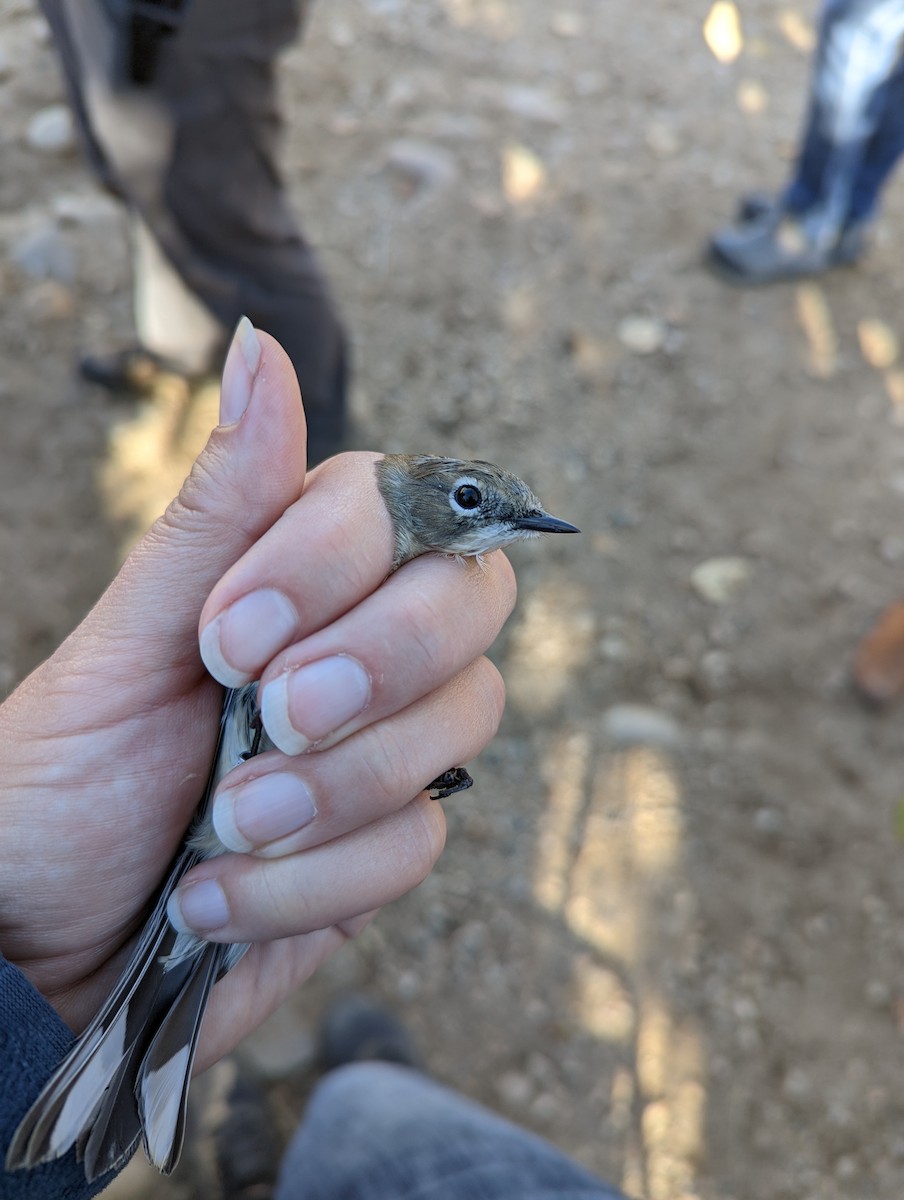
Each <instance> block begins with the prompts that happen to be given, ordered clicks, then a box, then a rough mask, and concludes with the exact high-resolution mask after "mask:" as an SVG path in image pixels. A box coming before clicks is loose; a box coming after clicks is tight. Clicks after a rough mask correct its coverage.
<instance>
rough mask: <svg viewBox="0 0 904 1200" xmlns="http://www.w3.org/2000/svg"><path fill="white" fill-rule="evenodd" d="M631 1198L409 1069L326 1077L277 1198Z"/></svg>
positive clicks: (353, 1069) (363, 1066) (368, 1067)
mask: <svg viewBox="0 0 904 1200" xmlns="http://www.w3.org/2000/svg"><path fill="white" fill-rule="evenodd" d="M515 1197H517V1200H623V1197H622V1196H621V1194H620V1193H618V1192H616V1191H614V1190H613V1189H612V1188H609V1187H607V1186H606V1185H605V1184H604V1183H602V1182H601V1181H600V1180H599V1179H597V1178H596V1177H595V1176H593V1175H591V1174H590V1173H589V1172H588V1171H585V1170H584V1169H583V1168H582V1167H579V1166H578V1165H577V1164H576V1163H574V1162H572V1161H571V1160H570V1159H568V1158H566V1157H565V1156H564V1155H563V1154H560V1153H559V1151H558V1150H556V1149H554V1147H553V1146H551V1145H549V1144H548V1143H547V1142H544V1141H543V1140H542V1139H541V1138H539V1137H536V1136H534V1135H533V1134H530V1133H526V1132H525V1131H524V1130H522V1129H519V1128H517V1126H515V1125H511V1124H509V1122H508V1121H504V1120H503V1119H502V1118H501V1117H497V1116H495V1115H494V1114H493V1113H491V1112H489V1111H488V1110H487V1109H485V1108H481V1107H480V1105H478V1104H474V1103H472V1102H471V1101H469V1100H465V1099H463V1098H462V1097H461V1096H458V1095H456V1094H455V1093H454V1092H450V1091H448V1090H447V1089H446V1088H444V1087H441V1086H440V1085H439V1084H437V1083H435V1082H433V1080H431V1079H428V1078H427V1077H426V1076H424V1075H421V1074H419V1073H417V1072H415V1071H412V1070H411V1069H409V1068H407V1067H397V1066H393V1065H390V1064H388V1063H355V1064H353V1065H351V1066H346V1067H340V1068H339V1069H338V1070H336V1071H331V1072H330V1073H329V1074H328V1075H326V1076H325V1077H324V1079H323V1080H322V1082H321V1083H320V1084H319V1085H318V1087H317V1088H316V1090H315V1091H314V1094H313V1096H312V1097H311V1100H310V1102H309V1104H308V1108H307V1111H306V1113H305V1117H304V1120H303V1121H302V1123H301V1125H300V1127H299V1129H298V1132H297V1133H296V1135H295V1138H294V1140H293V1141H292V1144H291V1145H290V1147H289V1149H288V1151H287V1153H286V1156H285V1158H284V1160H283V1164H282V1168H281V1171H280V1177H279V1183H278V1185H277V1189H276V1193H275V1200H514V1198H515Z"/></svg>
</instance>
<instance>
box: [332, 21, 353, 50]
mask: <svg viewBox="0 0 904 1200" xmlns="http://www.w3.org/2000/svg"><path fill="white" fill-rule="evenodd" d="M327 37H328V38H329V39H330V42H331V43H332V45H334V46H335V47H336V49H337V50H348V48H349V47H350V46H353V45H354V44H355V31H354V29H353V28H352V26H351V25H348V24H346V23H345V22H344V21H337V22H336V23H335V24H334V25H332V26H331V27H330V30H329V33H328V34H327Z"/></svg>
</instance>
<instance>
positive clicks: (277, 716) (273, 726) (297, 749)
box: [261, 654, 370, 754]
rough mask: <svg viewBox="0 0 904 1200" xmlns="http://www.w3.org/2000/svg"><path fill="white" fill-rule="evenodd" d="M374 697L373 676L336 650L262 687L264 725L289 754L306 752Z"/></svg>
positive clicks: (278, 744)
mask: <svg viewBox="0 0 904 1200" xmlns="http://www.w3.org/2000/svg"><path fill="white" fill-rule="evenodd" d="M369 700H370V676H369V675H368V674H367V672H366V671H365V670H364V668H363V667H362V666H361V664H360V663H359V662H358V660H357V659H356V658H351V657H350V656H349V655H347V654H337V655H335V656H334V657H333V658H322V659H320V661H319V662H312V663H308V664H307V665H306V666H303V667H298V668H296V670H294V671H287V672H286V673H285V674H283V675H279V676H278V677H277V678H276V679H274V680H273V681H272V682H271V683H268V684H267V685H266V687H264V688H263V689H262V691H261V714H262V716H263V718H264V728H265V729H266V730H267V733H268V734H269V735H270V737H271V738H272V740H273V741H274V742H275V744H276V745H277V746H278V747H279V749H280V750H282V752H283V753H284V754H303V753H304V751H305V750H308V749H309V748H310V747H311V746H313V745H314V744H315V743H316V742H319V741H322V740H323V739H324V738H325V737H326V736H327V734H329V733H333V732H334V730H337V729H339V728H341V727H342V726H343V725H344V724H345V723H346V721H350V720H351V719H352V717H356V716H357V715H358V713H359V712H361V711H362V710H363V709H365V708H366V707H367V704H368V701H369Z"/></svg>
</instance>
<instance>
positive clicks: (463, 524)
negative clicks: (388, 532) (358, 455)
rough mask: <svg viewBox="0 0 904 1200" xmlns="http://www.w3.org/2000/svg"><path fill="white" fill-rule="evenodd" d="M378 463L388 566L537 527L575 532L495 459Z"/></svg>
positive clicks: (527, 533) (487, 544)
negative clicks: (391, 543) (391, 549)
mask: <svg viewBox="0 0 904 1200" xmlns="http://www.w3.org/2000/svg"><path fill="white" fill-rule="evenodd" d="M376 469H377V483H378V486H379V488H380V494H381V495H382V497H383V499H384V501H385V503H386V507H387V509H388V510H389V514H390V516H391V517H392V521H393V526H394V528H395V557H394V560H393V567H394V568H395V567H398V566H400V565H401V564H402V563H403V562H407V561H408V559H410V558H415V557H416V556H417V555H418V554H423V553H424V552H425V551H428V550H435V551H438V552H439V553H441V554H460V555H463V556H471V555H478V554H486V553H489V551H490V550H498V549H499V547H501V546H507V545H508V544H509V543H510V542H515V541H519V540H521V539H522V538H532V537H537V535H538V534H540V533H578V532H579V530H577V529H576V528H575V526H574V525H569V524H568V522H567V521H560V520H559V519H558V518H557V517H553V516H550V514H549V513H548V512H546V511H545V509H544V508H543V507H542V505H541V504H540V501H539V500H538V499H537V497H536V496H535V495H534V493H533V492H532V491H531V490H530V488H529V487H528V486H527V484H526V483H524V482H523V480H521V479H519V478H518V477H517V476H516V475H512V474H511V473H510V472H509V471H503V470H502V469H501V468H500V467H497V466H495V465H494V464H493V463H488V462H479V461H468V460H462V459H457V458H438V457H435V456H433V455H429V454H388V455H386V456H385V457H384V458H381V459H380V460H379V461H378V462H377V464H376Z"/></svg>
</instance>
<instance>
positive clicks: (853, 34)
mask: <svg viewBox="0 0 904 1200" xmlns="http://www.w3.org/2000/svg"><path fill="white" fill-rule="evenodd" d="M902 38H904V0H827V3H826V4H825V6H824V8H823V12H822V18H821V22H820V30H819V43H818V48H817V53H816V57H815V60H814V66H813V80H812V85H811V89H810V102H809V109H808V115H807V119H806V122H805V126H804V131H803V136H802V138H801V149H800V154H799V156H798V160H797V164H796V167H795V171H794V175H793V177H792V180H791V182H790V184H789V185H788V187H787V188H786V189H785V191H784V192H783V193H782V194H781V195H780V196H779V197H778V199H777V200H775V201H773V202H771V203H770V202H769V201H768V200H766V201H765V202H764V200H763V198H762V197H760V196H757V197H755V198H754V199H753V200H751V201H748V202H746V203H744V204H743V205H742V208H741V213H740V219H739V220H738V222H737V223H736V224H735V225H732V226H729V227H728V228H726V229H724V230H721V231H720V232H719V233H718V234H716V235H715V237H713V238H712V240H711V241H710V244H709V261H710V264H711V265H712V266H713V267H714V268H715V269H716V270H717V271H718V272H719V273H720V274H721V275H723V277H725V278H727V279H729V280H731V281H732V282H736V283H769V282H772V281H774V280H779V279H792V278H798V277H801V276H806V275H816V274H820V273H821V272H823V271H825V270H827V269H829V268H830V267H833V266H839V265H843V264H845V263H851V262H855V261H856V260H857V259H858V258H860V257H861V256H862V255H863V253H864V252H865V250H866V245H867V228H868V225H869V222H870V220H871V218H872V217H873V216H874V215H875V210H876V208H877V205H878V201H879V196H880V192H881V189H882V187H883V186H884V185H885V183H886V182H887V180H888V176H889V175H890V173H891V171H892V170H893V169H894V167H895V165H896V163H897V161H898V159H899V158H900V155H901V153H902V150H904V106H902V98H904V62H902Z"/></svg>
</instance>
